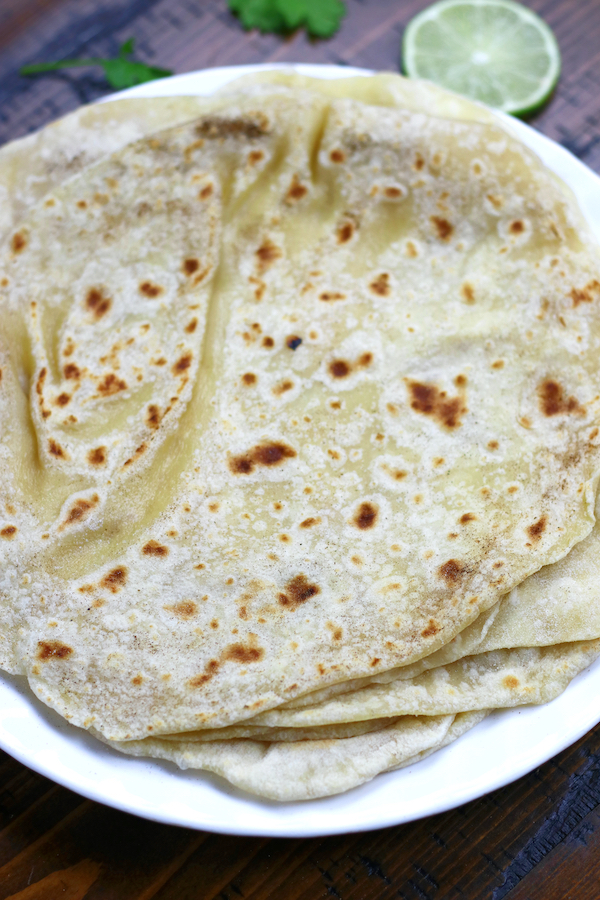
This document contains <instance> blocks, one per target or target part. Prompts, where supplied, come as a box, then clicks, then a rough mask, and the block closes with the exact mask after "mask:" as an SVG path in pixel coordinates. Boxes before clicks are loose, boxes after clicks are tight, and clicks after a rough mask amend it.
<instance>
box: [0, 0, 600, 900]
mask: <svg viewBox="0 0 600 900" xmlns="http://www.w3.org/2000/svg"><path fill="white" fill-rule="evenodd" d="M347 5H348V16H347V18H346V20H345V21H344V23H343V27H342V29H341V31H340V32H339V33H338V35H337V36H336V37H335V38H334V39H333V40H331V41H326V42H311V41H309V40H307V39H306V38H305V37H304V36H303V35H301V34H297V35H295V36H293V37H291V38H289V39H286V40H284V39H282V38H279V37H275V36H260V35H259V34H256V33H249V34H247V33H245V32H244V31H243V30H242V29H241V28H240V26H239V24H238V22H237V21H236V20H235V19H234V18H233V17H232V16H231V15H230V14H229V13H228V12H227V9H226V4H225V0H206V2H205V0H0V142H1V141H5V140H9V139H11V138H15V137H17V136H19V135H21V134H24V133H26V132H28V131H31V130H33V129H35V128H38V127H40V126H42V125H44V124H45V123H46V122H49V121H51V120H52V119H54V118H56V117H57V116H59V115H61V114H63V113H65V112H67V111H68V110H70V109H73V108H74V107H76V106H78V105H79V104H80V103H83V102H88V101H90V100H94V99H96V98H97V97H100V96H101V95H102V94H103V93H105V90H106V89H105V84H104V82H103V81H102V80H101V78H100V77H99V73H98V70H82V71H70V72H66V73H65V72H61V73H57V74H55V75H51V76H45V77H43V78H39V79H26V78H22V77H20V76H19V75H18V68H19V66H21V65H25V64H27V63H32V62H39V61H46V60H56V59H61V58H63V59H64V58H66V57H77V56H105V55H111V54H114V53H115V51H116V49H117V47H118V45H119V44H120V43H121V42H122V41H124V40H126V39H127V38H129V37H131V36H134V37H135V38H136V41H137V52H138V55H139V57H140V58H142V59H144V60H146V61H149V62H153V63H154V64H155V65H159V66H163V67H167V68H171V69H173V70H175V71H176V72H185V71H189V70H192V69H200V68H204V67H207V66H217V65H232V64H236V63H253V62H262V61H304V62H315V63H338V64H350V65H357V66H366V67H370V68H374V69H390V70H393V71H396V70H397V64H398V48H399V42H400V37H401V34H402V30H403V27H404V25H405V24H406V22H407V21H408V20H409V19H410V18H411V17H412V16H413V15H414V14H415V13H416V12H417V11H418V10H419V9H422V8H423V6H425V5H426V4H425V2H423V0H348V4H347ZM529 5H530V6H531V7H532V8H534V9H535V10H536V11H537V12H539V13H540V14H541V15H542V16H543V17H544V18H545V19H546V21H547V22H548V23H549V24H550V25H551V27H552V28H553V29H554V31H555V33H556V35H557V37H558V39H559V42H560V45H561V50H562V53H563V76H562V78H561V82H560V85H559V87H558V90H557V92H556V96H555V97H554V99H553V101H552V102H551V104H550V105H549V106H548V107H547V109H546V110H545V111H544V112H543V113H542V114H541V115H540V116H538V118H537V119H536V120H535V123H534V124H535V126H536V127H537V128H539V129H540V130H541V131H543V132H544V133H545V134H547V135H549V136H550V137H552V138H554V139H555V140H558V141H559V142H561V143H562V144H563V145H564V146H565V147H567V148H568V149H569V150H571V151H572V152H573V153H575V154H576V155H577V156H578V157H579V158H580V159H582V160H583V161H584V162H585V163H587V164H588V165H589V166H590V167H591V168H593V169H595V170H596V171H598V172H600V3H599V2H598V0H530V3H529ZM597 854H598V855H597ZM599 875H600V726H599V727H597V728H596V729H595V730H594V731H593V732H591V733H590V734H588V735H587V736H586V737H585V738H584V739H583V740H581V741H580V742H579V743H578V744H576V745H575V746H573V747H571V748H570V749H569V750H566V751H565V752H563V753H561V754H559V756H557V757H556V758H555V759H553V760H552V761H551V762H548V763H546V765H544V766H542V767H541V768H540V769H538V770H536V771H534V772H532V773H531V774H530V775H528V776H526V777H525V778H522V779H521V780H520V781H518V782H516V783H515V784H512V785H509V786H508V787H506V788H503V789H501V790H498V791H495V792H494V793H492V794H490V795H489V796H487V797H484V798H482V799H481V800H478V801H475V802H473V803H469V804H467V805H466V806H463V807H461V808H460V809H457V810H455V811H453V812H449V813H445V814H443V815H438V816H434V817H432V818H429V819H426V820H424V821H420V822H416V823H413V824H409V825H403V826H400V827H396V828H388V829H384V830H381V831H374V832H371V833H367V834H358V835H344V836H341V837H330V838H323V839H311V840H281V839H277V840H275V839H266V838H264V839H263V838H232V837H221V836H218V835H211V834H206V833H199V832H193V831H188V830H185V829H179V828H173V827H169V826H164V825H156V824H154V823H151V822H146V821H143V820H141V819H137V818H135V817H133V816H129V815H126V814H124V813H119V812H115V811H114V810H112V809H108V808H106V807H103V806H100V805H99V804H97V803H92V802H90V801H87V800H83V799H82V798H81V797H79V796H77V795H75V794H73V793H71V792H70V791H68V790H65V789H63V788H60V787H56V786H55V785H53V784H52V783H51V782H49V781H47V780H46V779H45V778H42V777H40V776H38V775H36V774H34V773H32V772H30V771H29V770H28V769H26V768H25V767H24V766H22V765H20V764H19V763H17V762H15V761H14V760H12V759H11V758H10V757H8V756H6V755H5V754H0V900H5V898H12V900H17V898H18V900H59V898H60V900H83V898H84V897H85V898H86V900H99V898H102V900H150V898H155V900H209V898H219V900H238V898H241V900H267V898H277V900H295V898H298V900H299V898H303V900H314V898H328V897H332V898H337V900H388V898H390V900H391V898H401V900H443V898H461V897H462V898H469V900H479V898H490V900H503V898H509V900H538V898H540V900H542V898H543V900H598V898H599V897H600V884H599V883H598V877H599Z"/></svg>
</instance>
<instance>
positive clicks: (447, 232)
mask: <svg viewBox="0 0 600 900" xmlns="http://www.w3.org/2000/svg"><path fill="white" fill-rule="evenodd" d="M430 218H431V222H432V224H433V226H434V227H435V230H436V232H437V236H438V237H439V239H440V240H441V241H449V240H450V238H451V237H452V232H453V231H454V226H453V225H452V224H451V223H450V222H449V221H448V220H447V219H443V218H441V216H431V217H430Z"/></svg>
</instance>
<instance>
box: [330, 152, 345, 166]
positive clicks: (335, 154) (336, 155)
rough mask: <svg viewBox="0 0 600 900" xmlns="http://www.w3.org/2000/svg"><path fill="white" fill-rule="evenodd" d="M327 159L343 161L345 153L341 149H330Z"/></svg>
mask: <svg viewBox="0 0 600 900" xmlns="http://www.w3.org/2000/svg"><path fill="white" fill-rule="evenodd" d="M329 159H330V160H331V162H334V163H343V162H344V161H345V159H346V154H345V153H344V151H343V150H337V149H336V150H332V151H331V153H330V154H329Z"/></svg>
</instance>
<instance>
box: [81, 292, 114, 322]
mask: <svg viewBox="0 0 600 900" xmlns="http://www.w3.org/2000/svg"><path fill="white" fill-rule="evenodd" d="M111 306H112V300H111V299H110V297H105V296H104V294H103V293H102V290H101V288H97V287H93V288H90V289H89V291H88V292H87V295H86V298H85V308H86V309H87V310H88V312H90V313H91V314H92V315H93V317H94V319H96V321H98V320H99V319H101V318H102V316H104V315H106V313H107V312H108V311H109V309H110V308H111Z"/></svg>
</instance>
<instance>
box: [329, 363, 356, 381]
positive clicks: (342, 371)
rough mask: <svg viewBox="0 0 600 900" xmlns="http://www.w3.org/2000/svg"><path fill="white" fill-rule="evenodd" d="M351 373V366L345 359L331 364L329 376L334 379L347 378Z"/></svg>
mask: <svg viewBox="0 0 600 900" xmlns="http://www.w3.org/2000/svg"><path fill="white" fill-rule="evenodd" d="M350 372H351V367H350V365H349V364H348V363H347V362H346V361H345V360H343V359H334V360H333V362H330V363H329V374H330V375H331V376H332V378H347V377H348V375H349V374H350Z"/></svg>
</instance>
